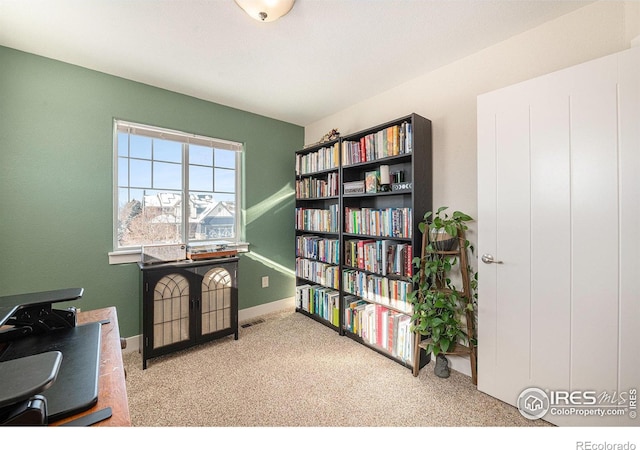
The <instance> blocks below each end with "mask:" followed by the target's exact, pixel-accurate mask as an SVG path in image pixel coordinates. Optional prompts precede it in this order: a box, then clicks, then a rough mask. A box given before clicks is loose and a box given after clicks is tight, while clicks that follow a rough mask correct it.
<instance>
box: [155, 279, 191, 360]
mask: <svg viewBox="0 0 640 450" xmlns="http://www.w3.org/2000/svg"><path fill="white" fill-rule="evenodd" d="M189 339H190V336H189V281H188V280H187V279H186V278H185V277H184V276H182V275H180V274H177V273H173V274H168V275H165V276H163V277H162V278H161V279H160V280H159V281H158V282H157V283H156V285H155V288H154V292H153V348H154V349H156V348H159V347H164V346H166V345H170V344H175V343H176V342H182V341H188V340H189Z"/></svg>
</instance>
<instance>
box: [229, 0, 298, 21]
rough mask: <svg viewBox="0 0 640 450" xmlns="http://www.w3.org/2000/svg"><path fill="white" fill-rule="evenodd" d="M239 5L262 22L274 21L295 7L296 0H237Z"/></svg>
mask: <svg viewBox="0 0 640 450" xmlns="http://www.w3.org/2000/svg"><path fill="white" fill-rule="evenodd" d="M235 2H236V3H237V4H238V6H239V7H240V8H242V9H244V11H245V12H246V13H247V14H249V15H250V16H251V17H253V18H254V19H256V20H259V21H260V22H273V21H274V20H278V19H279V18H280V17H282V16H284V15H285V14H287V13H288V12H289V11H291V8H293V4H294V2H295V0H235Z"/></svg>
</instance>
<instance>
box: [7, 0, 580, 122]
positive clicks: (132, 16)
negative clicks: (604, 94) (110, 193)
mask: <svg viewBox="0 0 640 450" xmlns="http://www.w3.org/2000/svg"><path fill="white" fill-rule="evenodd" d="M588 3H589V2H587V1H585V0H579V1H565V0H562V1H558V0H533V1H528V0H447V1H445V0H438V1H436V0H297V1H296V3H295V5H294V7H293V9H292V10H291V12H290V13H289V14H287V15H286V16H284V17H283V18H282V19H280V20H278V21H275V22H271V23H261V22H258V21H255V20H253V19H251V18H249V17H248V16H247V15H246V14H245V13H244V12H243V10H242V9H240V7H238V6H237V5H236V4H235V2H234V1H233V0H0V45H2V46H6V47H11V48H15V49H18V50H23V51H26V52H30V53H34V54H37V55H42V56H46V57H49V58H54V59H57V60H60V61H65V62H68V63H71V64H76V65H79V66H83V67H87V68H90V69H94V70H97V71H100V72H105V73H108V74H112V75H117V76H120V77H124V78H127V79H131V80H135V81H139V82H142V83H146V84H149V85H153V86H158V87H161V88H165V89H168V90H171V91H175V92H180V93H183V94H187V95H191V96H194V97H198V98H201V99H205V100H210V101H213V102H216V103H220V104H223V105H228V106H231V107H235V108H239V109H242V110H245V111H251V112H254V113H257V114H261V115H264V116H267V117H272V118H275V119H280V120H283V121H286V122H291V123H294V124H298V125H302V126H304V125H307V124H310V123H312V122H314V121H316V120H318V119H320V118H323V117H325V116H328V115H330V114H332V113H334V112H337V111H339V110H341V109H344V108H345V107H348V106H350V105H353V104H355V103H357V102H359V101H361V100H364V99H366V98H369V97H371V96H374V95H376V94H378V93H380V92H383V91H385V90H387V89H389V88H391V87H393V86H397V85H399V84H401V83H403V82H405V81H408V80H410V79H412V78H415V77H417V76H419V75H421V74H424V73H427V72H428V71H431V70H434V69H436V68H438V67H440V66H443V65H446V64H448V63H451V62H453V61H455V60H457V59H460V58H463V57H464V56H466V55H469V54H472V53H475V52H477V51H479V50H481V49H483V48H486V47H488V46H491V45H492V44H494V43H497V42H499V41H501V40H504V39H507V38H509V37H510V36H514V35H516V34H519V33H522V32H524V31H526V30H528V29H531V28H533V27H535V26H537V25H539V24H541V23H543V22H546V21H549V20H552V19H554V18H555V17H558V16H560V15H563V14H566V13H568V12H571V11H573V10H575V9H577V8H579V7H582V6H585V5H587V4H588Z"/></svg>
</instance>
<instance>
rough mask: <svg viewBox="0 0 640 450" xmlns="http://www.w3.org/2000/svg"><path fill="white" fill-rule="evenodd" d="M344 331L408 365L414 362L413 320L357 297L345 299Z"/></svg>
mask: <svg viewBox="0 0 640 450" xmlns="http://www.w3.org/2000/svg"><path fill="white" fill-rule="evenodd" d="M345 301H346V305H347V307H346V308H345V310H344V320H345V330H347V331H350V332H352V333H354V334H356V335H358V336H360V337H361V338H362V340H363V341H365V342H367V343H368V344H371V345H375V346H377V347H380V348H381V349H383V350H385V351H386V352H388V353H390V354H391V355H392V356H394V357H395V358H399V359H401V360H403V361H405V362H408V363H411V362H412V361H413V349H414V346H415V342H414V338H413V334H412V333H411V317H410V316H408V315H406V314H402V313H400V312H398V311H393V310H390V309H388V308H385V307H384V306H382V305H376V304H373V303H367V302H365V301H363V300H359V299H358V298H355V297H350V298H345Z"/></svg>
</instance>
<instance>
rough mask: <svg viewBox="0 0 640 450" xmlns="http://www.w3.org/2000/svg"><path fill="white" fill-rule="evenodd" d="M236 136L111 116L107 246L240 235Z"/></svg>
mask: <svg viewBox="0 0 640 450" xmlns="http://www.w3.org/2000/svg"><path fill="white" fill-rule="evenodd" d="M242 149H243V146H242V144H241V143H239V142H231V141H225V140H222V139H216V138H210V137H204V136H196V135H192V134H187V133H183V132H180V131H175V130H168V129H162V128H157V127H151V126H147V125H142V124H136V123H132V122H125V121H121V120H116V121H115V123H114V158H115V164H114V172H115V173H114V251H115V252H118V251H127V250H129V251H135V250H139V249H140V248H141V247H142V246H143V245H152V244H175V243H185V244H189V243H191V244H193V243H198V242H212V241H216V242H220V241H223V242H226V243H228V244H237V243H238V242H239V241H240V238H241V235H242V233H241V229H240V226H241V224H240V215H239V214H237V213H236V212H237V211H238V207H239V205H240V199H241V192H240V186H241V180H240V175H241V173H242V170H241V163H242Z"/></svg>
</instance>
